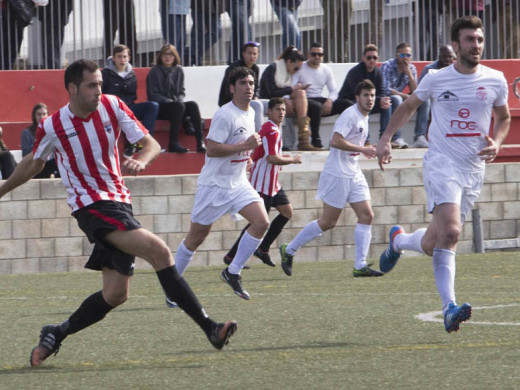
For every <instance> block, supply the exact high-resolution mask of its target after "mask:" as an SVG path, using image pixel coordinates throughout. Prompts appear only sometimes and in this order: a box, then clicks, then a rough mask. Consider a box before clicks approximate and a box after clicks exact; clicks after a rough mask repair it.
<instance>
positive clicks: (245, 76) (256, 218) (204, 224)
mask: <svg viewBox="0 0 520 390" xmlns="http://www.w3.org/2000/svg"><path fill="white" fill-rule="evenodd" d="M229 88H230V91H231V94H232V95H233V98H232V100H231V101H230V102H229V103H227V104H224V105H223V106H222V107H220V109H219V110H218V111H217V112H216V113H215V116H214V117H213V119H212V121H211V127H210V129H209V133H208V136H207V138H206V139H207V155H206V161H205V163H204V166H203V167H202V171H201V173H200V175H199V179H198V182H197V190H196V192H195V203H194V205H193V211H192V213H191V225H190V231H189V232H188V235H187V236H186V238H185V239H184V240H183V241H182V242H181V244H180V245H179V248H178V249H177V254H176V255H175V266H176V267H177V271H178V272H179V274H181V275H183V274H184V271H185V270H186V268H187V267H188V264H189V262H190V260H191V258H192V257H193V255H194V253H195V250H196V249H197V248H198V247H199V246H200V245H201V244H202V243H203V242H204V240H205V239H206V237H207V236H208V234H209V232H210V230H211V226H212V224H213V223H214V222H215V221H216V220H217V219H219V218H220V217H222V216H224V215H225V214H230V215H232V216H234V215H236V214H240V215H241V216H242V217H244V218H245V219H246V220H247V221H248V222H249V224H250V226H249V228H248V229H247V231H246V232H245V233H244V235H243V236H242V238H241V240H240V244H239V246H238V250H237V254H236V256H235V258H234V259H233V261H232V262H231V264H229V266H228V267H227V268H225V269H224V270H223V271H222V274H221V278H222V280H223V281H224V282H225V283H227V284H228V285H229V286H230V287H231V288H232V289H233V292H234V293H235V294H237V295H238V296H239V297H240V298H243V299H249V293H248V292H247V291H246V290H245V289H244V288H243V286H242V278H241V276H240V273H241V271H242V268H243V267H244V265H245V264H246V263H247V261H248V260H249V258H250V257H251V255H252V254H253V253H254V252H255V250H256V248H257V247H258V245H259V244H260V241H261V240H262V236H263V235H264V233H265V231H266V230H267V228H268V226H269V218H268V217H267V213H266V211H265V208H264V206H263V204H262V203H263V202H262V198H260V195H258V193H257V192H256V190H255V189H254V188H253V187H252V186H251V184H250V183H249V180H248V179H247V176H246V168H247V166H248V165H249V164H250V161H251V158H250V154H251V151H252V150H253V149H255V148H256V147H257V146H259V145H260V136H259V135H258V133H256V132H255V111H254V110H253V109H252V108H251V107H250V105H249V102H250V101H251V99H252V98H253V92H254V89H255V79H254V73H253V71H252V70H251V69H249V68H246V67H239V68H235V69H234V70H233V71H232V72H231V74H230V77H229ZM166 304H167V305H168V306H170V307H171V306H174V305H175V302H171V301H168V299H167V300H166Z"/></svg>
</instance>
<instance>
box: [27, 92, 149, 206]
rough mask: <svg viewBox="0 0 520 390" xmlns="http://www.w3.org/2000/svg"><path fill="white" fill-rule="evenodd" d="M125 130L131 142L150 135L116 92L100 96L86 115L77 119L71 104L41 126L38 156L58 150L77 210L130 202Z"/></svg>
mask: <svg viewBox="0 0 520 390" xmlns="http://www.w3.org/2000/svg"><path fill="white" fill-rule="evenodd" d="M121 130H122V131H124V132H125V134H126V137H127V139H128V141H129V142H131V143H135V142H137V141H138V140H140V139H141V138H142V137H144V136H145V135H146V134H148V130H146V129H145V127H144V126H143V125H142V124H141V123H140V122H139V121H138V120H137V119H136V118H135V116H134V114H133V113H132V111H131V110H130V109H129V108H128V107H127V106H126V104H125V103H123V102H122V101H121V100H120V99H119V98H118V97H117V96H112V95H101V101H100V103H99V106H98V109H97V110H96V111H94V112H93V113H91V114H90V115H89V116H88V117H87V118H85V119H83V118H78V117H76V116H75V115H74V114H73V113H72V112H71V111H70V109H69V105H68V104H67V105H66V106H64V107H62V108H61V109H60V110H59V111H57V112H56V113H54V114H53V115H52V116H50V117H48V118H47V119H45V120H44V121H43V122H42V123H41V124H40V126H39V127H38V129H37V131H36V137H35V142H34V148H33V157H34V158H35V159H36V158H40V159H43V160H46V159H47V157H48V156H49V155H51V154H52V153H54V155H55V158H56V162H57V164H58V168H59V170H60V174H61V180H62V182H63V185H64V186H65V187H66V189H67V193H68V198H67V202H68V204H69V206H70V207H71V209H72V211H76V210H78V209H80V208H82V207H85V206H87V205H89V204H92V203H94V202H97V201H100V200H113V201H117V202H122V203H131V198H130V191H129V190H128V188H127V187H126V186H125V183H124V180H123V177H122V175H121V167H120V165H119V152H118V149H117V140H118V138H119V135H120V133H121Z"/></svg>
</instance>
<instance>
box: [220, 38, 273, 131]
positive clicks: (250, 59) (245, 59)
mask: <svg viewBox="0 0 520 390" xmlns="http://www.w3.org/2000/svg"><path fill="white" fill-rule="evenodd" d="M259 47H260V43H258V42H246V44H245V45H244V46H243V47H242V59H240V60H238V61H235V62H233V63H232V64H231V65H229V66H228V67H227V69H226V73H225V74H224V79H223V80H222V85H221V86H220V94H219V96H218V105H219V107H222V106H223V105H224V104H226V103H229V102H230V101H231V99H232V97H233V95H232V94H231V91H230V89H229V75H230V74H231V71H232V70H233V69H235V68H238V67H239V66H244V67H246V68H249V69H251V70H252V71H253V73H254V74H255V92H254V95H253V100H251V102H250V106H251V107H252V108H253V109H254V110H255V130H256V131H257V132H258V131H260V128H261V127H262V123H263V121H264V120H263V119H264V118H263V116H264V104H263V102H261V101H260V100H258V95H259V93H260V88H259V86H258V80H259V79H260V69H259V68H258V65H257V64H256V61H257V60H258V51H259Z"/></svg>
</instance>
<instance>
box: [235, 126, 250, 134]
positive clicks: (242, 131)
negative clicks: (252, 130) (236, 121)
mask: <svg viewBox="0 0 520 390" xmlns="http://www.w3.org/2000/svg"><path fill="white" fill-rule="evenodd" d="M244 133H247V129H246V128H245V127H239V128H238V129H236V130H235V131H234V132H233V135H234V136H237V135H242V134H244Z"/></svg>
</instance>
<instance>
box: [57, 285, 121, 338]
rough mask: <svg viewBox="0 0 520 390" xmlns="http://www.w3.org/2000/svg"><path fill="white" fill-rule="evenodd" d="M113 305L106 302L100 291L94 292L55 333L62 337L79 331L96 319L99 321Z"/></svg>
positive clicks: (93, 322)
mask: <svg viewBox="0 0 520 390" xmlns="http://www.w3.org/2000/svg"><path fill="white" fill-rule="evenodd" d="M112 309H113V307H112V306H110V305H109V304H108V303H106V301H105V299H104V298H103V294H102V292H101V291H98V292H95V293H94V294H92V295H91V296H89V297H88V298H87V299H85V300H84V301H83V303H82V304H81V305H80V307H79V308H78V309H77V310H76V311H75V312H74V313H72V315H71V316H70V317H69V319H68V320H66V321H65V322H64V323H62V324H61V325H60V326H59V327H58V328H59V332H57V333H58V334H57V335H56V336H57V337H58V338H59V337H60V334H59V333H61V334H62V335H63V339H64V338H65V337H67V336H68V335H70V334H73V333H76V332H79V331H80V330H82V329H85V328H86V327H89V326H90V325H92V324H95V323H96V322H98V321H101V320H102V319H103V318H105V316H106V315H107V313H108V312H109V311H110V310H112Z"/></svg>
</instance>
